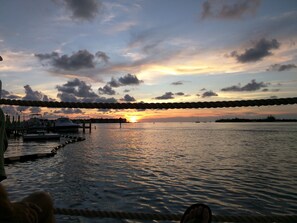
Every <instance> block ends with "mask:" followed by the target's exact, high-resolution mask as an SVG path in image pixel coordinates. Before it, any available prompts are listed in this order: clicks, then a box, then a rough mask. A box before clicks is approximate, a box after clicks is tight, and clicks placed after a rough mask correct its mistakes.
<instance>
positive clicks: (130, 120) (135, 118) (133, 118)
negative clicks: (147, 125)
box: [128, 116, 138, 123]
mask: <svg viewBox="0 0 297 223" xmlns="http://www.w3.org/2000/svg"><path fill="white" fill-rule="evenodd" d="M128 121H129V122H133V123H135V122H137V121H138V117H137V116H129V117H128Z"/></svg>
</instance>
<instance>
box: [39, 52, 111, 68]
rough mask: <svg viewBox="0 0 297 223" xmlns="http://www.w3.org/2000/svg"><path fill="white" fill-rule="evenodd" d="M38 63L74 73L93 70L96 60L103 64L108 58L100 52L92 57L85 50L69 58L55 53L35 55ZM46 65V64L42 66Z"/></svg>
mask: <svg viewBox="0 0 297 223" xmlns="http://www.w3.org/2000/svg"><path fill="white" fill-rule="evenodd" d="M35 56H36V57H37V58H38V59H39V60H40V61H47V62H49V65H50V66H52V67H53V68H55V69H58V70H68V71H75V70H80V69H92V68H95V66H96V64H97V62H98V60H97V59H99V62H100V61H103V62H105V63H107V62H108V60H109V57H108V56H107V55H106V54H105V53H104V52H101V51H98V52H97V53H95V55H93V54H92V53H90V52H89V51H87V50H79V51H77V52H75V53H73V54H72V55H71V56H68V55H66V54H64V55H62V56H60V55H59V54H58V53H56V52H52V53H50V54H35ZM44 65H48V64H44Z"/></svg>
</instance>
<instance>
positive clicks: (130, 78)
mask: <svg viewBox="0 0 297 223" xmlns="http://www.w3.org/2000/svg"><path fill="white" fill-rule="evenodd" d="M119 82H120V83H121V84H122V85H123V86H125V85H139V84H140V83H142V82H143V81H141V80H139V79H138V78H137V77H136V76H135V75H132V74H126V75H125V76H123V77H120V78H119Z"/></svg>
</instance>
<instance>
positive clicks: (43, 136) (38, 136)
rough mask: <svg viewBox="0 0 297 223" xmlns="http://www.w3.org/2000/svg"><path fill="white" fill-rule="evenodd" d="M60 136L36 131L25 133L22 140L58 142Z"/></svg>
mask: <svg viewBox="0 0 297 223" xmlns="http://www.w3.org/2000/svg"><path fill="white" fill-rule="evenodd" d="M58 139H60V134H58V133H47V132H46V131H42V130H38V131H36V132H35V133H25V134H24V135H23V140H24V141H26V140H58Z"/></svg>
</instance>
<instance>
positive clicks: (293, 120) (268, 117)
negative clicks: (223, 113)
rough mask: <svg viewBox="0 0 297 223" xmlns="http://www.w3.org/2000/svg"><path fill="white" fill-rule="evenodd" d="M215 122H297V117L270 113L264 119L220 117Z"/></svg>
mask: <svg viewBox="0 0 297 223" xmlns="http://www.w3.org/2000/svg"><path fill="white" fill-rule="evenodd" d="M215 122H297V119H276V118H275V117H274V116H272V115H269V116H267V118H262V119H246V118H230V119H218V120H216V121H215Z"/></svg>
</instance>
